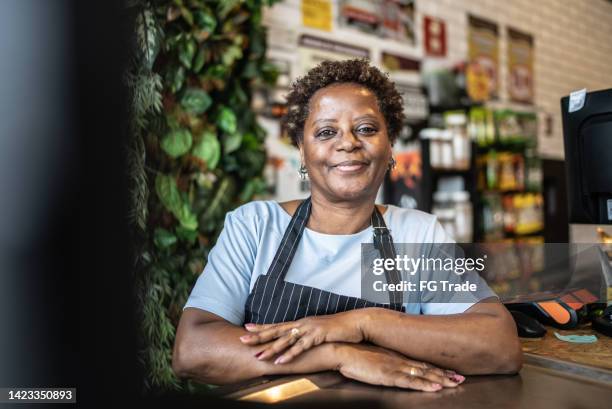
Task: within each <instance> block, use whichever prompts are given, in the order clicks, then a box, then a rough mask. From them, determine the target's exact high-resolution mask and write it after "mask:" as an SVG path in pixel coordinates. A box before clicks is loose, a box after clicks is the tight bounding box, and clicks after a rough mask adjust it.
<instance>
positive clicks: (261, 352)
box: [255, 351, 264, 359]
mask: <svg viewBox="0 0 612 409" xmlns="http://www.w3.org/2000/svg"><path fill="white" fill-rule="evenodd" d="M263 352H264V351H259V352H258V353H256V354H255V358H257V359H259V357H260V356H261V354H263Z"/></svg>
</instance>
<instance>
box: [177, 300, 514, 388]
mask: <svg viewBox="0 0 612 409" xmlns="http://www.w3.org/2000/svg"><path fill="white" fill-rule="evenodd" d="M293 328H298V330H299V333H300V337H299V339H296V338H295V337H293V336H292V335H291V329H293ZM521 360H522V354H521V349H520V343H519V341H518V338H517V335H516V329H515V326H514V323H513V321H512V318H511V316H510V314H509V313H508V312H507V311H506V310H505V308H504V307H503V306H502V305H501V304H499V303H498V302H480V303H477V304H475V305H474V306H472V307H471V308H470V309H468V310H467V311H466V312H464V313H462V314H453V315H444V316H432V315H430V316H426V315H409V314H403V313H398V312H394V311H390V310H385V309H379V308H365V309H361V310H354V311H347V312H343V313H339V314H333V315H327V316H318V317H307V318H303V319H301V320H298V321H294V322H288V323H282V324H271V325H256V326H249V327H248V330H247V329H245V328H242V327H238V326H235V325H232V324H230V323H228V322H227V321H225V320H224V319H222V318H221V317H219V316H217V315H215V314H212V313H208V312H205V311H201V310H198V309H194V308H187V309H185V311H184V313H183V316H182V318H181V322H180V324H179V328H178V331H177V338H176V342H175V345H174V354H173V369H174V371H175V372H176V373H177V375H178V376H180V377H189V378H193V379H195V380H197V381H200V382H206V383H213V384H224V383H232V382H238V381H241V380H245V379H249V378H254V377H258V376H263V375H272V374H293V373H311V372H318V371H323V370H338V371H340V372H341V373H342V374H343V375H345V376H347V377H350V378H354V379H357V380H360V381H363V382H367V383H372V384H381V385H392V386H399V387H406V388H411V389H419V390H427V391H435V390H439V389H442V388H444V387H454V386H457V385H458V384H459V383H461V382H462V381H463V379H464V378H463V377H462V376H461V375H458V374H457V373H456V372H455V371H457V372H460V373H463V374H466V375H467V374H486V373H514V372H517V371H518V370H519V369H520V367H521V365H522V362H521ZM434 365H435V366H434ZM438 367H440V368H447V369H440V368H438Z"/></svg>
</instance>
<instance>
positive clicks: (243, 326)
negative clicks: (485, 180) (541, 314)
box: [173, 60, 521, 391]
mask: <svg viewBox="0 0 612 409" xmlns="http://www.w3.org/2000/svg"><path fill="white" fill-rule="evenodd" d="M288 106H289V110H288V114H287V116H286V117H285V118H284V119H283V122H284V124H285V126H286V128H287V129H288V131H289V135H290V136H291V138H292V140H293V142H294V143H295V145H296V146H297V147H298V148H299V150H300V156H301V159H302V166H303V170H304V171H305V172H307V174H308V176H309V178H310V181H311V196H310V197H309V198H308V199H306V200H303V201H297V200H296V201H290V202H285V203H276V202H273V201H256V202H251V203H249V204H246V205H244V206H241V207H240V208H238V209H236V210H235V211H233V212H230V213H229V214H228V215H227V217H226V221H225V226H224V229H223V232H222V233H221V235H220V237H219V240H218V242H217V244H216V246H215V248H214V249H213V250H212V251H211V253H210V254H209V257H208V264H207V265H206V268H205V269H204V272H203V274H202V275H201V276H200V277H199V279H198V281H197V283H196V285H195V287H194V289H193V291H192V293H191V296H190V297H189V300H188V302H187V304H186V305H185V309H184V312H183V316H182V318H181V322H180V324H179V328H178V331H177V338H176V342H175V348H174V355H173V367H174V370H175V372H176V373H177V374H178V375H179V376H183V377H191V378H194V379H196V380H200V381H203V382H209V383H227V382H235V381H240V380H244V379H247V378H251V377H256V376H261V375H265V374H289V373H308V372H315V371H322V370H338V371H340V372H341V373H342V374H343V375H345V376H347V377H350V378H353V379H357V380H360V381H363V382H367V383H372V384H379V385H388V386H398V387H403V388H411V389H418V390H424V391H438V390H441V389H443V388H453V387H456V386H457V385H459V384H460V383H461V382H463V380H464V379H465V378H464V376H463V375H460V374H458V373H457V372H462V373H463V374H464V375H465V374H477V373H511V372H516V371H518V369H519V368H520V366H521V351H520V344H519V342H518V338H517V335H516V328H515V326H514V322H513V321H512V318H511V316H510V314H509V313H508V312H507V311H506V310H505V308H504V307H503V306H502V305H501V304H500V303H499V302H498V300H497V298H496V297H495V294H494V293H493V292H492V291H491V290H490V289H489V288H488V287H487V286H486V284H485V283H484V282H482V280H481V279H480V277H478V275H477V274H476V273H475V272H472V273H466V276H464V278H465V279H466V280H469V281H470V282H477V283H479V285H478V289H479V290H478V291H475V292H473V293H470V297H471V298H470V299H468V301H470V302H461V303H445V304H442V303H426V302H422V303H418V302H417V303H414V302H412V303H409V304H408V303H403V302H402V301H401V300H400V299H399V298H397V293H390V297H389V303H385V304H381V303H376V302H373V301H372V300H368V299H365V298H361V297H362V294H361V286H360V279H361V273H360V262H361V258H360V256H361V245H362V243H372V241H373V242H374V244H375V247H376V249H378V251H379V253H380V257H381V258H385V259H389V258H390V259H394V258H395V257H396V254H395V248H394V246H393V242H394V241H396V242H401V243H443V242H451V241H452V240H451V239H450V238H449V237H448V236H447V235H446V233H445V232H444V230H443V229H442V227H441V226H440V224H439V223H438V222H437V220H436V218H435V217H434V216H432V215H429V214H427V213H423V212H420V211H417V210H410V209H400V208H398V207H395V206H390V205H388V206H382V205H376V204H375V203H374V201H375V198H376V194H377V191H378V189H379V187H380V185H381V183H382V181H383V178H384V175H385V172H386V171H387V170H388V169H389V168H390V167H392V166H393V163H394V161H393V159H392V144H393V142H394V140H395V138H396V137H397V135H398V133H399V131H400V129H401V126H402V120H403V114H402V99H401V96H400V95H399V93H398V92H397V91H396V90H395V87H394V85H393V83H392V82H391V81H389V79H388V77H387V76H386V75H385V74H383V73H382V72H380V71H379V70H378V69H377V68H375V67H372V66H370V65H369V63H368V62H367V61H366V60H349V61H339V62H338V61H337V62H329V61H328V62H323V63H321V64H320V65H319V66H317V67H315V68H314V69H312V70H311V71H310V72H309V73H308V74H307V75H306V76H305V77H302V78H300V79H298V80H297V81H295V82H294V83H293V85H292V91H291V93H290V94H289V95H288ZM370 226H371V227H372V230H371V229H370ZM387 226H390V228H388V227H387ZM391 231H393V236H391ZM400 278H401V277H400V276H399V275H397V274H390V275H389V276H388V277H387V281H388V283H389V284H391V283H398V282H399V280H400ZM438 279H444V277H438ZM430 296H431V294H427V293H426V291H421V292H420V298H419V299H422V300H426V299H431V297H430ZM464 300H465V299H464ZM485 301H488V302H485ZM442 368H444V369H442Z"/></svg>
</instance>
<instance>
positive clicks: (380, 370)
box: [336, 344, 465, 392]
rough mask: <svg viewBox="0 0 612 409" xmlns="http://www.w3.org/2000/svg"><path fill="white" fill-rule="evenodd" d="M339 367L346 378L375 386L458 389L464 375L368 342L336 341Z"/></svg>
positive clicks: (428, 389) (430, 389) (435, 389)
mask: <svg viewBox="0 0 612 409" xmlns="http://www.w3.org/2000/svg"><path fill="white" fill-rule="evenodd" d="M336 354H337V357H338V359H339V362H340V365H339V367H338V370H339V371H340V373H341V374H342V375H344V376H346V377H347V378H351V379H355V380H358V381H361V382H366V383H369V384H372V385H385V386H396V387H399V388H407V389H416V390H420V391H428V392H436V391H439V390H441V389H443V388H455V387H457V386H458V385H459V384H461V383H462V382H463V381H464V380H465V377H463V376H461V375H458V374H457V373H456V372H454V371H450V370H443V369H440V368H436V367H434V366H432V365H429V364H427V363H425V362H418V361H413V360H411V359H408V358H406V357H405V356H403V355H401V354H399V353H396V352H394V351H390V350H387V349H384V348H381V347H376V346H371V345H366V344H357V345H353V344H337V346H336Z"/></svg>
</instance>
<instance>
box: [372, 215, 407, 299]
mask: <svg viewBox="0 0 612 409" xmlns="http://www.w3.org/2000/svg"><path fill="white" fill-rule="evenodd" d="M372 228H373V229H374V247H375V248H376V249H377V250H378V252H379V253H380V256H381V258H383V259H388V258H390V259H392V260H395V257H396V253H395V246H394V245H393V238H392V237H391V233H390V232H389V229H388V228H387V225H386V224H385V219H384V218H383V216H382V214H381V213H380V210H378V207H377V206H376V205H374V212H373V213H372ZM385 279H386V280H387V283H388V284H398V283H400V282H401V280H402V276H401V274H400V272H399V271H397V269H396V268H394V269H393V270H391V271H389V270H387V269H385ZM403 295H404V293H403V292H402V291H389V302H390V303H391V306H392V307H394V308H395V307H398V306H399V307H401V306H402V304H403Z"/></svg>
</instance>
